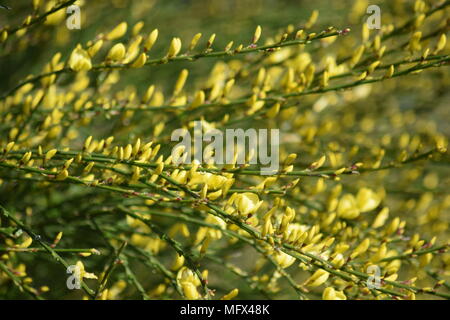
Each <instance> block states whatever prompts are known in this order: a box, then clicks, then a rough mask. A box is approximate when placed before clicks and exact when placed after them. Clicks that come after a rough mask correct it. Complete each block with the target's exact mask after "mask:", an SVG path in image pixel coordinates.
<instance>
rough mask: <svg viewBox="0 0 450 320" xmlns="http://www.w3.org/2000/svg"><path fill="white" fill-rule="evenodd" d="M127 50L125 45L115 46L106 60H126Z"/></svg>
mask: <svg viewBox="0 0 450 320" xmlns="http://www.w3.org/2000/svg"><path fill="white" fill-rule="evenodd" d="M125 54H126V49H125V46H124V45H123V43H118V44H116V45H114V46H113V47H112V48H111V49H110V50H109V52H108V55H107V57H106V60H110V61H114V62H118V61H121V60H122V59H123V58H125Z"/></svg>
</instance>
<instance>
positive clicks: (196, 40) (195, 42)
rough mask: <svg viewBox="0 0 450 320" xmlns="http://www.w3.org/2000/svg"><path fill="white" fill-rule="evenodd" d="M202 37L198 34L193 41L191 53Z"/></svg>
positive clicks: (190, 46)
mask: <svg viewBox="0 0 450 320" xmlns="http://www.w3.org/2000/svg"><path fill="white" fill-rule="evenodd" d="M201 37H202V34H201V33H197V34H196V35H195V36H194V37H193V38H192V40H191V44H190V45H189V51H192V50H194V49H195V47H196V46H197V43H198V41H199V40H200V38H201Z"/></svg>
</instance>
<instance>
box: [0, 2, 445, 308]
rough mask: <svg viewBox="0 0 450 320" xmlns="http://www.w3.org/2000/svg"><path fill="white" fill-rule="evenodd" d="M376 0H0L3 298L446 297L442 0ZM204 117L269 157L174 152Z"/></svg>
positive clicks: (0, 267)
mask: <svg viewBox="0 0 450 320" xmlns="http://www.w3.org/2000/svg"><path fill="white" fill-rule="evenodd" d="M378 2H379V3H378V4H379V5H380V7H381V9H382V23H383V25H382V26H381V29H379V30H369V29H368V26H367V23H366V21H367V18H368V15H367V14H366V9H367V6H368V1H365V0H355V1H351V2H350V1H348V3H351V5H349V6H347V5H343V4H342V2H341V1H336V2H334V3H333V5H334V6H335V7H333V8H332V7H329V6H330V1H314V2H312V1H301V2H299V1H288V0H283V1H269V0H239V1H238V0H234V1H231V0H230V1H219V0H205V1H157V0H154V1H131V0H130V1H127V0H110V1H106V0H105V1H74V0H71V1H62V0H60V1H39V0H33V1H29V3H25V2H24V3H21V4H18V3H17V4H15V3H14V4H11V5H10V6H11V7H12V8H11V10H6V9H5V10H2V11H0V17H2V21H3V20H6V23H4V22H2V25H0V45H1V51H0V55H1V59H0V69H1V74H2V77H1V79H0V114H1V117H0V298H4V299H17V298H35V299H59V298H63V299H79V298H89V299H180V298H185V299H220V298H222V299H234V298H235V299H258V298H263V299H327V300H334V299H415V298H420V299H425V298H432V299H441V298H445V299H448V298H450V293H449V288H450V287H449V284H448V282H446V281H448V277H449V276H450V273H449V272H450V254H449V253H447V250H448V246H449V244H448V236H449V232H448V226H449V219H450V215H449V208H450V195H449V193H448V190H449V179H448V173H449V163H450V162H449V154H448V151H447V143H448V136H449V135H450V128H449V125H448V119H449V116H450V114H449V108H448V106H449V102H450V96H449V93H448V87H449V84H450V76H449V73H448V63H449V61H450V54H449V44H448V42H447V33H448V30H449V22H448V21H449V20H448V16H449V8H450V1H437V0H427V1H423V0H417V1H400V0H390V1H378ZM73 4H75V5H78V6H80V9H81V11H80V12H81V13H82V16H81V17H82V19H81V29H80V30H69V29H68V28H67V27H66V19H67V15H66V9H67V7H69V6H71V5H73ZM313 5H314V7H313ZM319 12H320V16H319ZM198 120H201V121H202V122H203V125H204V127H205V128H206V129H205V130H210V129H212V128H216V129H219V130H225V129H227V128H243V129H248V128H268V129H280V132H281V144H280V160H281V163H280V164H281V169H280V171H279V172H278V173H276V174H273V175H269V176H264V175H262V174H261V171H260V166H259V165H253V164H250V163H246V164H244V165H238V164H236V163H235V164H228V165H220V164H215V163H209V164H195V163H194V164H191V165H189V164H182V165H175V164H173V162H172V160H173V159H172V155H171V151H172V148H173V147H174V145H175V144H174V142H171V139H170V137H171V133H172V132H173V131H174V130H176V129H178V128H185V129H189V130H191V129H192V127H193V123H194V121H198ZM70 266H75V267H76V268H77V270H79V271H80V274H79V276H80V280H81V283H80V285H81V288H80V290H69V289H68V287H67V282H66V280H67V278H68V277H69V276H70V275H69V274H67V272H66V270H67V268H70ZM87 270H88V271H89V272H88V271H87ZM374 270H375V271H376V272H378V271H379V274H376V275H375V282H373V281H372V279H373V272H374ZM378 275H379V279H378V278H377V276H378ZM377 280H380V281H379V282H377ZM373 283H375V285H372V284H373Z"/></svg>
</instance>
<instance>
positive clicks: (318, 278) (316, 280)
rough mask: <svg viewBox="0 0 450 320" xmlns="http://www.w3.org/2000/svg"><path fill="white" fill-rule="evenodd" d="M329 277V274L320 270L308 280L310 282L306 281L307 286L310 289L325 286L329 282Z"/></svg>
mask: <svg viewBox="0 0 450 320" xmlns="http://www.w3.org/2000/svg"><path fill="white" fill-rule="evenodd" d="M329 276H330V273H329V272H327V271H325V270H323V269H318V270H317V271H316V272H314V274H313V275H312V276H311V277H309V278H308V280H306V281H305V284H306V285H308V286H310V287H318V286H320V285H322V284H324V283H325V282H326V281H327V280H328V277H329Z"/></svg>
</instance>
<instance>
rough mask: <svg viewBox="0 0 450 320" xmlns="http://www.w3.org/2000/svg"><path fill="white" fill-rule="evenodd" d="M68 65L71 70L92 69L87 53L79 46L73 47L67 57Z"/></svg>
mask: <svg viewBox="0 0 450 320" xmlns="http://www.w3.org/2000/svg"><path fill="white" fill-rule="evenodd" d="M69 67H70V69H72V70H73V71H77V72H78V71H88V70H91V69H92V63H91V58H90V56H89V54H88V53H87V52H86V51H85V50H83V49H82V48H81V47H77V48H75V50H73V51H72V54H71V55H70V58H69Z"/></svg>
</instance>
